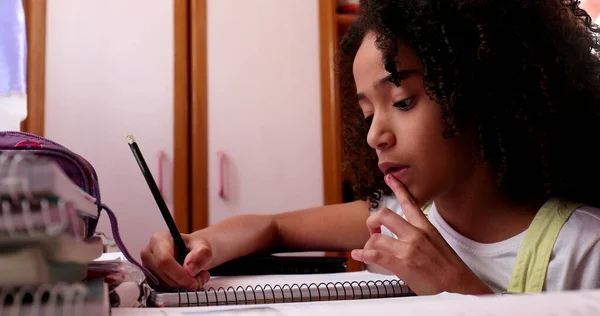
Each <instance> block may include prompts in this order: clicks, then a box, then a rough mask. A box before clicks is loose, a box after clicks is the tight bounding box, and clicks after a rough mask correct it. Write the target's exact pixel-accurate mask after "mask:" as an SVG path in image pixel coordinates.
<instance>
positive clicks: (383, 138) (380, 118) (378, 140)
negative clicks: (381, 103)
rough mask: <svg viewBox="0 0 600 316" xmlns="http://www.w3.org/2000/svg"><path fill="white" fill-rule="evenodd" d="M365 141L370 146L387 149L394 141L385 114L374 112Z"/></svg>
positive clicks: (394, 138)
mask: <svg viewBox="0 0 600 316" xmlns="http://www.w3.org/2000/svg"><path fill="white" fill-rule="evenodd" d="M367 143H368V144H369V146H371V148H373V149H376V150H385V149H388V148H390V147H392V146H394V144H395V143H396V137H395V136H394V133H393V131H392V129H391V128H390V125H389V121H388V119H387V118H386V116H385V114H383V115H382V114H380V115H377V114H376V115H374V116H373V121H372V122H371V127H370V128H369V133H368V134H367Z"/></svg>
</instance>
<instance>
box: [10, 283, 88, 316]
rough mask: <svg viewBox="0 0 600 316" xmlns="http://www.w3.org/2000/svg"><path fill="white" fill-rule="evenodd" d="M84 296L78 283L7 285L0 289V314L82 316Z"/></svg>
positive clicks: (86, 289)
mask: <svg viewBox="0 0 600 316" xmlns="http://www.w3.org/2000/svg"><path fill="white" fill-rule="evenodd" d="M88 294H89V290H88V288H86V286H85V285H83V284H81V283H73V284H66V283H57V284H42V285H37V286H7V287H3V288H1V289H0V315H64V316H69V315H73V316H76V315H85V311H84V306H85V301H86V297H87V296H88Z"/></svg>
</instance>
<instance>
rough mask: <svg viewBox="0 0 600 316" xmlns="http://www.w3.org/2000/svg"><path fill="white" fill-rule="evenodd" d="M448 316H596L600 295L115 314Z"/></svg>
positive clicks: (399, 300) (443, 297)
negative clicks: (393, 314)
mask: <svg viewBox="0 0 600 316" xmlns="http://www.w3.org/2000/svg"><path fill="white" fill-rule="evenodd" d="M390 312H395V313H398V314H400V315H411V316H420V315H444V316H470V315H473V316H475V315H477V316H480V315H486V316H500V315H510V316H521V315H522V316H554V315H561V316H598V315H600V290H587V291H568V292H552V293H544V294H522V295H518V294H516V295H490V296H481V297H475V296H468V295H456V294H448V293H444V294H440V295H433V296H421V297H403V298H385V299H370V300H352V301H326V302H307V303H289V304H264V305H244V306H215V307H180V308H143V309H142V308H138V309H113V311H112V315H113V316H120V315H133V316H153V315H179V316H196V315H213V316H220V315H230V314H232V313H235V314H236V315H245V316H255V315H256V316H257V315H277V316H279V315H291V316H295V315H377V314H379V315H386V314H389V313H390Z"/></svg>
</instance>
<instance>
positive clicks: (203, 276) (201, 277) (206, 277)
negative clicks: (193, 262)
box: [195, 270, 210, 288]
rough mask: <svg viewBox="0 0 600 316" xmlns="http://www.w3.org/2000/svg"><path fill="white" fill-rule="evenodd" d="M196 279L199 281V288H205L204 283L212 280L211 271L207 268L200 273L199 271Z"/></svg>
mask: <svg viewBox="0 0 600 316" xmlns="http://www.w3.org/2000/svg"><path fill="white" fill-rule="evenodd" d="M195 279H196V281H198V288H203V287H204V284H206V282H208V280H210V273H209V272H208V271H206V270H202V271H200V273H198V275H197V276H196V277H195Z"/></svg>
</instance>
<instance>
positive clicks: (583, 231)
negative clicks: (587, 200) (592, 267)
mask: <svg viewBox="0 0 600 316" xmlns="http://www.w3.org/2000/svg"><path fill="white" fill-rule="evenodd" d="M556 242H557V244H558V245H557V246H564V247H567V248H578V249H580V250H584V249H588V250H589V249H590V248H593V247H600V208H596V207H592V206H582V207H579V208H578V209H576V210H575V211H574V212H573V214H571V216H570V217H569V219H568V220H567V221H566V222H565V224H564V225H563V227H562V229H561V231H560V233H559V235H558V239H557V241H556ZM598 256H600V253H599V254H598Z"/></svg>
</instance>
